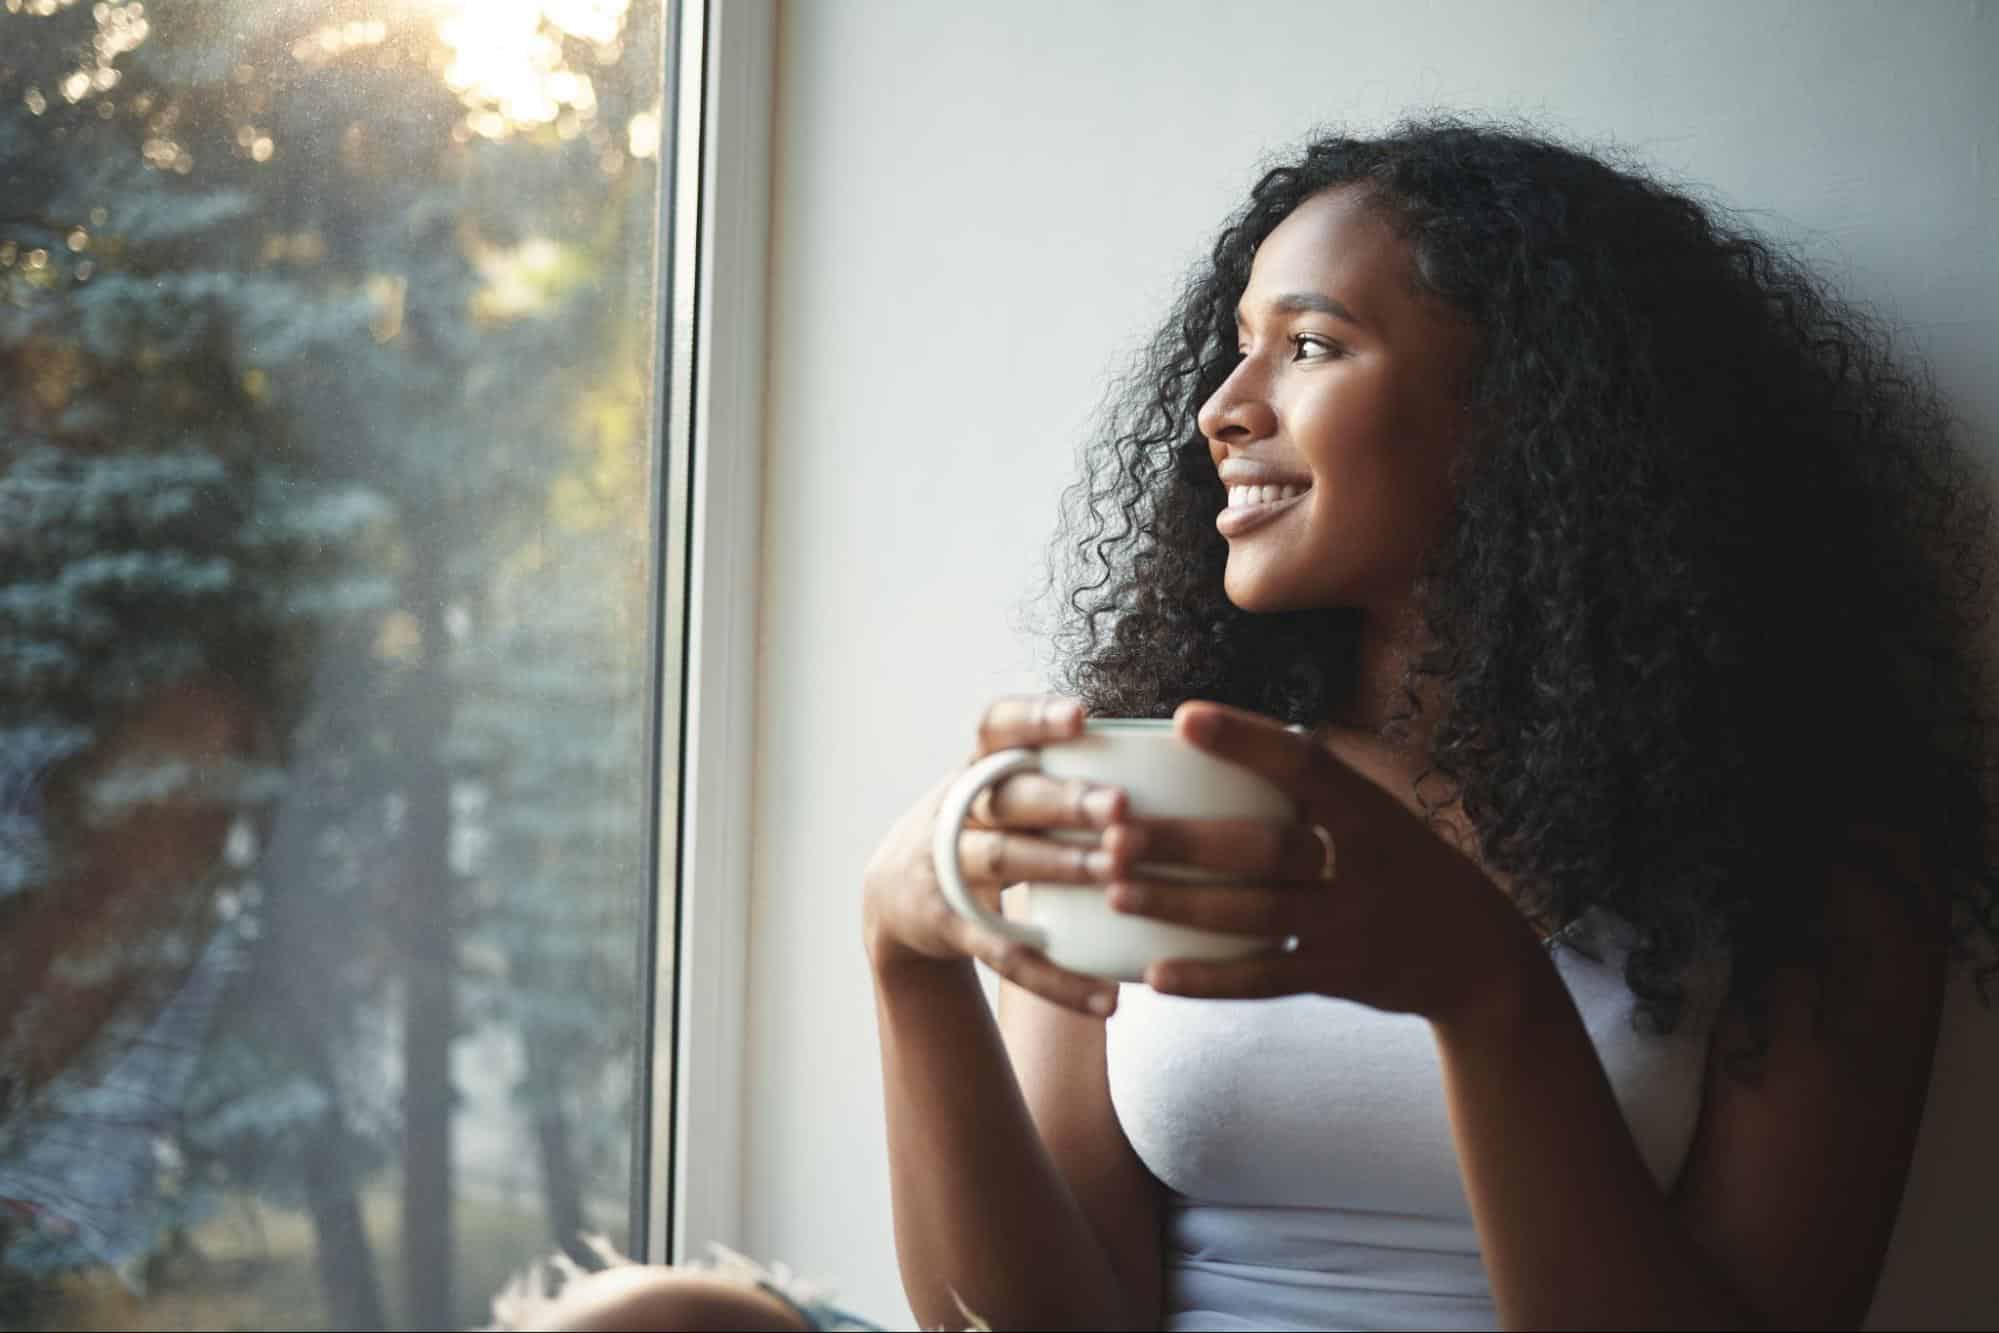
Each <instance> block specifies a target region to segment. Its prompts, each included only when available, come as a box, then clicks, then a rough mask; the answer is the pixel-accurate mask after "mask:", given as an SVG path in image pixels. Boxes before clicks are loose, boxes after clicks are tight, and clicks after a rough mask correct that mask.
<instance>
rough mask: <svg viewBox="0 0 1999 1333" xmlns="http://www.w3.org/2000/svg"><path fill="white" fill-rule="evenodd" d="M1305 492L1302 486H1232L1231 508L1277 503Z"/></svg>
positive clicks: (1293, 498) (1230, 490)
mask: <svg viewBox="0 0 1999 1333" xmlns="http://www.w3.org/2000/svg"><path fill="white" fill-rule="evenodd" d="M1304 493H1305V488H1304V487H1302V486H1231V487H1229V508H1231V509H1247V508H1249V507H1250V506H1251V505H1260V504H1263V505H1267V504H1275V503H1277V502H1278V501H1280V500H1295V499H1297V498H1298V497H1299V496H1301V495H1303V494H1304Z"/></svg>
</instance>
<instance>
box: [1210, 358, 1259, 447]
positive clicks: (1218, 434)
mask: <svg viewBox="0 0 1999 1333" xmlns="http://www.w3.org/2000/svg"><path fill="white" fill-rule="evenodd" d="M1195 424H1196V425H1197V426H1199V427H1200V430H1201V434H1202V435H1204V436H1206V437H1207V438H1208V439H1210V440H1213V441H1214V442H1215V443H1217V444H1234V443H1248V442H1249V441H1251V440H1261V439H1264V438H1266V437H1268V436H1270V435H1274V434H1276V433H1277V413H1276V412H1274V411H1272V410H1271V407H1270V400H1269V398H1268V396H1267V395H1265V394H1264V392H1263V386H1262V381H1261V378H1260V377H1259V376H1258V375H1257V374H1256V372H1255V369H1254V367H1253V365H1252V363H1251V362H1249V361H1243V362H1241V363H1239V364H1238V365H1237V366H1236V368H1235V372H1234V373H1233V374H1231V375H1230V376H1229V377H1228V378H1227V379H1225V380H1223V381H1222V383H1221V386H1220V387H1219V388H1217V389H1216V390H1215V391H1214V393H1212V394H1210V395H1209V396H1208V401H1207V402H1205V403H1203V404H1201V410H1200V412H1199V414H1198V415H1197V416H1196V417H1195Z"/></svg>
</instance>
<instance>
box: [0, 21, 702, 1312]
mask: <svg viewBox="0 0 1999 1333" xmlns="http://www.w3.org/2000/svg"><path fill="white" fill-rule="evenodd" d="M670 17H671V16H670V14H668V13H667V12H665V10H664V9H663V7H662V4H661V2H660V0H172V2H171V3H168V2H167V0H156V2H155V3H146V4H142V3H139V2H138V0H104V2H102V3H91V0H0V1326H4V1327H12V1328H29V1327H37V1328H39V1327H46V1328H72V1327H74V1328H82V1327H128V1328H198V1327H207V1328H216V1327H220V1328H239V1327H240V1328H251V1327H254V1328H319V1327H337V1328H383V1327H468V1326H472V1325H476V1324H480V1323H483V1322H485V1321H486V1320H487V1319H488V1318H490V1313H489V1305H490V1302H491V1300H492V1298H493V1296H494V1295H495V1294H496V1293H497V1292H498V1291H499V1289H500V1288H501V1286H502V1285H503V1284H504V1282H505V1281H506V1279H507V1278H508V1277H509V1276H510V1275H511V1274H513V1273H516V1272H518V1271H520V1270H521V1269H523V1268H524V1267H525V1266H526V1265H528V1264H529V1263H530V1261H532V1260H534V1259H536V1258H537V1257H539V1256H542V1255H545V1254H547V1253H549V1252H550V1251H551V1250H553V1249H555V1248H565V1249H568V1250H569V1251H570V1252H571V1253H573V1254H575V1255H577V1256H578V1257H579V1258H584V1257H586V1256H587V1254H588V1249H587V1244H586V1242H585V1241H584V1240H583V1239H582V1238H583V1237H584V1236H585V1235H586V1234H595V1235H601V1236H602V1237H603V1238H604V1239H605V1240H606V1241H608V1242H609V1243H610V1244H612V1245H614V1246H617V1247H619V1248H621V1249H623V1248H627V1247H628V1246H629V1243H630V1240H631V1237H630V1235H629V1233H628V1223H629V1219H630V1218H631V1217H632V1216H633V1213H634V1204H635V1200H634V1197H633V1181H634V1179H635V1172H634V1169H633V1168H634V1163H633V1149H632V1145H633V1142H634V1135H635V1128H636V1125H635V1122H636V1120H637V1118H638V1116H639V1113H640V1112H639V1108H640V1106H641V1101H642V1099H641V1098H640V1096H639V1095H638V1088H637V1080H636V1070H637V1063H636V1061H637V1054H636V1053H637V1051H638V1048H639V1046H640V1044H641V1042H640V1038H641V1031H640V1029H641V1025H642V1022H643V1015H644V1013H645V1003H644V996H643V993H642V992H643V986H644V981H645V979H644V969H643V966H642V957H641V950H642V941H643V940H644V938H645V937H646V936H647V933H648V931H647V922H648V920H649V916H648V912H649V909H650V903H649V897H650V893H651V887H650V879H649V873H648V868H647V867H648V857H649V854H650V853H649V846H648V839H649V838H650V837H651V828H650V821H651V808H652V807H651V804H650V802H651V800H652V799H653V797H652V792H653V791H654V788H653V786H652V783H651V780H650V776H649V768H650V764H651V747H650V742H649V739H648V733H649V729H650V724H649V719H648V707H647V705H648V698H649V692H650V687H649V677H650V672H651V663H652V662H653V661H655V660H657V656H658V655H657V654H656V652H655V648H654V645H653V635H654V634H655V624H654V618H653V616H652V614H651V611H650V608H651V606H652V605H653V603H654V601H655V595H654V584H655V581H656V580H655V575H654V570H653V567H652V555H651V552H652V550H653V549H654V542H655V538H654V535H653V524H654V522H655V520H656V518H657V515H656V513H655V509H656V506H655V505H654V504H653V501H652V497H653V495H654V492H655V485H654V476H655V471H656V463H655V461H654V460H655V450H656V442H657V435H658V432H657V429H656V426H657V423H658V422H659V420H660V419H661V406H660V404H659V403H658V402H657V401H655V393H654V384H655V349H656V347H657V345H658V332H657V319H658V316H659V282H658V280H657V273H656V258H655V250H656V238H657V234H658V232H659V228H660V205H661V193H660V190H661V173H660V148H661V141H662V119H661V118H662V107H663V104H664V99H663V79H664V74H665V70H666V67H667V59H666V53H665V42H666V37H667V29H668V22H669V19H670ZM668 910H670V908H669V909H668Z"/></svg>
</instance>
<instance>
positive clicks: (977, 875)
mask: <svg viewBox="0 0 1999 1333" xmlns="http://www.w3.org/2000/svg"><path fill="white" fill-rule="evenodd" d="M1082 730H1083V710H1082V707H1081V706H1080V705H1078V704H1077V703H1076V702H1075V701H1074V700H1073V699H1063V698H1057V697H1054V696H1045V697H1040V698H1014V699H1001V700H999V701H998V702H997V703H995V704H993V705H992V706H991V707H990V708H988V709H987V710H986V714H985V717H984V718H983V719H982V720H981V721H980V723H979V742H978V748H977V749H976V750H975V751H974V752H973V754H972V758H971V761H970V763H976V762H977V761H978V760H980V759H982V758H984V757H985V756H986V755H988V754H991V753H993V752H994V751H997V750H1006V749H1012V748H1014V747H1017V746H1035V745H1048V744H1053V743H1054V742H1056V741H1063V740H1068V739H1070V738H1071V737H1074V736H1078V735H1080V734H1081V733H1082ZM970 763H968V764H967V767H969V766H970ZM961 771H962V770H961ZM957 778H958V774H957V773H953V774H952V775H951V776H950V777H948V778H946V779H945V780H944V781H942V782H940V783H938V784H937V785H936V786H935V787H933V788H931V790H930V791H929V792H927V793H926V794H925V795H924V797H923V798H922V799H921V800H919V801H918V802H917V803H916V804H915V806H913V807H912V808H911V809H910V810H909V812H908V813H906V814H905V815H903V817H902V818H901V819H899V820H897V821H896V824H895V826H894V827H893V828H891V829H890V830H889V832H888V836H887V837H885V838H883V839H882V841H881V844H880V845H879V846H878V847H876V848H875V853H874V855H873V856H872V857H870V858H869V860H868V868H867V873H866V875H865V877H864V881H863V883H864V896H863V899H862V904H863V905H862V919H863V923H864V933H865V936H866V939H867V947H868V958H869V960H870V962H872V963H873V965H874V968H875V971H876V972H877V973H878V974H884V975H885V974H888V973H891V972H893V971H895V970H896V969H898V968H901V967H906V966H909V965H910V964H912V963H916V964H920V963H923V962H926V961H931V962H935V961H946V960H958V959H964V958H976V959H978V960H979V961H980V962H982V963H984V964H986V966H988V967H990V968H992V969H993V971H995V972H997V973H999V974H1000V975H1001V976H1003V977H1005V978H1006V979H1007V980H1008V981H1011V982H1013V983H1014V984H1015V985H1017V986H1020V987H1023V988H1024V989H1027V990H1030V991H1033V992H1034V993H1035V994H1037V995H1039V996H1041V997H1042V998H1043V999H1046V1000H1050V1001H1052V1002H1054V1003H1056V1004H1059V1005H1062V1006H1063V1007H1065V1008H1068V1009H1074V1010H1077V1011H1080V1012H1083V1013H1089V1014H1093V1015H1095V1016H1098V1017H1101V1016H1103V1015H1105V1014H1108V1013H1110V1012H1111V1010H1112V1009H1114V1008H1115V1007H1116V1005H1117V986H1116V984H1115V983H1113V982H1106V981H1103V980H1100V979H1099V978H1096V977H1086V976H1082V975H1079V974H1078V973H1075V972H1070V971H1067V970H1065V969H1063V968H1060V967H1057V966H1055V964H1053V963H1051V962H1049V961H1048V960H1047V958H1045V957H1044V956H1043V955H1042V954H1041V953H1040V952H1039V951H1038V950H1035V949H1031V948H1028V947H1027V946H1025V945H1022V944H1016V943H1013V942H1012V941H1009V940H1004V939H1001V938H999V937H998V936H996V935H994V934H993V933H992V932H990V931H988V930H986V929H984V928H983V927H980V926H978V925H975V924H973V923H972V922H970V921H968V920H966V919H965V918H964V917H961V916H959V915H958V914H957V913H956V912H954V911H952V910H951V907H950V905H949V904H948V903H947V902H945V900H944V895H943V892H942V891H941V890H940V889H939V888H938V885H937V875H936V871H935V869H934V868H933V865H932V861H931V838H932V829H933V826H934V825H935V823H936V819H937V809H938V806H939V805H940V804H941V803H942V801H943V797H944V793H945V791H946V790H947V789H949V787H950V786H951V784H952V783H953V782H955V781H956V780H957ZM1125 808H1126V798H1125V794H1124V792H1123V791H1121V790H1119V789H1117V788H1114V787H1098V786H1092V785H1090V784H1088V783H1083V782H1075V781H1066V780H1062V779H1058V778H1049V777H1043V776H1042V775H1041V774H1039V773H1018V774H1015V775H1014V776H1013V777H1010V778H1007V779H1005V780H1004V781H1001V782H998V783H995V784H994V785H993V786H992V787H990V788H988V789H987V790H986V792H985V794H984V795H982V796H981V797H980V798H979V800H978V801H977V803H975V804H974V805H973V807H972V812H971V815H970V817H969V818H967V819H966V821H965V830H964V832H963V834H962V835H960V837H959V839H958V864H959V866H960V867H961V868H962V869H963V871H964V875H965V883H966V887H967V888H969V889H970V890H971V892H972V893H973V894H974V895H975V896H977V897H978V898H979V899H980V900H981V901H983V902H984V903H985V904H986V906H988V907H989V908H991V909H992V910H994V911H998V910H999V895H1000V890H1001V889H1002V888H1004V887H1005V886H1006V885H1008V884H1013V883H1017V882H1020V881H1023V880H1039V881H1044V882H1048V883H1058V884H1105V883H1108V882H1109V881H1110V880H1112V879H1113V878H1115V877H1117V876H1118V875H1120V874H1124V873H1128V872H1129V870H1130V861H1129V857H1128V855H1119V854H1113V853H1111V852H1109V851H1107V850H1106V849H1104V848H1103V847H1101V846H1100V845H1091V846H1070V845H1068V844H1066V843H1059V842H1054V841H1052V840H1050V839H1048V838H1042V837H1036V836H1034V834H1033V833H1032V832H1030V831H1029V830H1036V831H1044V830H1050V829H1082V830H1088V831H1091V832H1095V833H1099V834H1101V832H1102V830H1104V829H1106V828H1108V827H1109V826H1110V825H1112V824H1114V823H1116V822H1117V821H1118V820H1119V819H1121V818H1123V816H1124V813H1125ZM1093 1000H1094V1001H1096V1003H1095V1004H1092V1001H1093Z"/></svg>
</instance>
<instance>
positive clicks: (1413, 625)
mask: <svg viewBox="0 0 1999 1333" xmlns="http://www.w3.org/2000/svg"><path fill="white" fill-rule="evenodd" d="M1427 638H1428V634H1427V630H1426V627H1425V626H1424V624H1423V617H1422V614H1421V612H1420V611H1419V610H1418V609H1417V607H1416V605H1415V604H1414V603H1413V602H1410V603H1405V604H1404V605H1402V606H1400V607H1397V608H1395V609H1393V610H1391V611H1388V612H1379V613H1378V612H1374V611H1369V612H1368V613H1367V615H1366V618H1365V619H1364V620H1363V621H1362V622H1361V632H1360V648H1359V653H1358V656H1357V660H1356V663H1355V672H1354V686H1353V690H1352V692H1351V693H1350V694H1349V695H1348V697H1347V701H1346V706H1345V708H1343V709H1342V710H1341V716H1340V717H1339V718H1338V719H1337V721H1338V722H1339V724H1340V725H1342V726H1345V727H1349V728H1351V729H1353V730H1355V731H1363V732H1366V733H1368V734H1369V735H1371V736H1375V737H1378V738H1380V739H1381V740H1382V741H1383V742H1384V743H1385V744H1386V745H1388V746H1389V748H1390V749H1391V750H1393V751H1394V752H1396V753H1397V754H1399V755H1403V756H1405V757H1406V758H1408V759H1409V760H1411V761H1416V762H1418V763H1419V764H1420V760H1421V758H1422V756H1423V755H1425V754H1426V753H1428V751H1429V741H1430V733H1431V731H1432V729H1433V728H1434V727H1435V726H1436V721H1437V711H1438V703H1439V701H1440V690H1439V687H1438V682H1437V681H1436V680H1435V679H1434V678H1431V677H1427V676H1426V677H1420V678H1418V679H1416V680H1414V681H1410V680H1409V678H1408V677H1409V668H1410V667H1411V666H1412V665H1413V664H1414V663H1415V661H1416V658H1417V657H1418V655H1419V654H1420V653H1421V652H1422V651H1423V648H1424V646H1425V644H1426V642H1427ZM1391 724H1393V725H1391Z"/></svg>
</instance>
